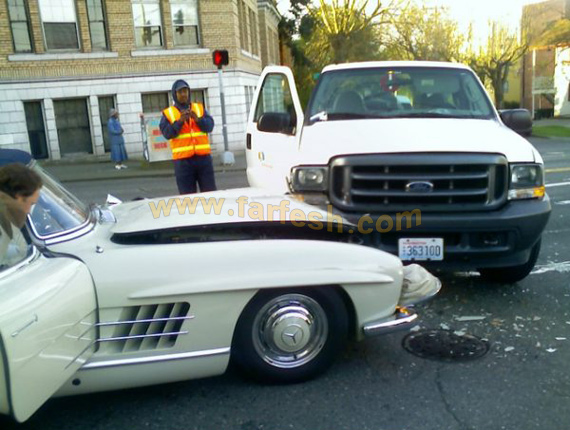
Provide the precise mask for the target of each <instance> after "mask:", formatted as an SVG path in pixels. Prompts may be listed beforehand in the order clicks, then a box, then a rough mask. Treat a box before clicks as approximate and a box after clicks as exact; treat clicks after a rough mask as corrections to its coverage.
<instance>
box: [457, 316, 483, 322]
mask: <svg viewBox="0 0 570 430" xmlns="http://www.w3.org/2000/svg"><path fill="white" fill-rule="evenodd" d="M485 318H486V317H485V316H483V315H472V316H463V317H457V318H455V321H481V320H484V319H485Z"/></svg>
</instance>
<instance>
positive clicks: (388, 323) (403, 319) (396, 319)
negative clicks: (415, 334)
mask: <svg viewBox="0 0 570 430" xmlns="http://www.w3.org/2000/svg"><path fill="white" fill-rule="evenodd" d="M416 319H418V314H417V313H416V311H414V310H412V309H407V308H396V312H395V313H394V315H391V316H389V317H388V318H383V319H381V320H377V321H372V322H370V323H368V324H365V325H364V327H363V330H364V334H365V335H366V336H378V335H382V334H388V333H393V332H395V331H399V330H407V329H410V328H412V326H413V325H414V324H415V321H416Z"/></svg>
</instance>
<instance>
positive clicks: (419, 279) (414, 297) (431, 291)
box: [399, 264, 441, 306]
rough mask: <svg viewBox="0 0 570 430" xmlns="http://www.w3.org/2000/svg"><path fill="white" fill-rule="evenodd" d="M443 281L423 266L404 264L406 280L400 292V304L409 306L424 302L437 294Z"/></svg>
mask: <svg viewBox="0 0 570 430" xmlns="http://www.w3.org/2000/svg"><path fill="white" fill-rule="evenodd" d="M440 289H441V281H440V280H439V279H438V278H436V277H435V276H433V275H432V274H431V273H429V272H428V271H427V270H426V269H424V268H423V267H422V266H419V265H417V264H409V265H407V266H404V282H403V285H402V293H401V294H400V301H399V305H400V306H409V305H413V304H416V303H420V302H423V301H424V300H427V299H429V298H431V297H433V296H435V295H436V294H437V292H438V291H439V290H440Z"/></svg>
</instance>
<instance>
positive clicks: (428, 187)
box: [406, 181, 433, 193]
mask: <svg viewBox="0 0 570 430" xmlns="http://www.w3.org/2000/svg"><path fill="white" fill-rule="evenodd" d="M406 191H409V192H414V193H430V192H432V191H433V184H432V183H431V182H428V181H417V182H408V183H407V184H406Z"/></svg>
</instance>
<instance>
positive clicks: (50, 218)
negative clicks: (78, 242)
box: [30, 164, 89, 238]
mask: <svg viewBox="0 0 570 430" xmlns="http://www.w3.org/2000/svg"><path fill="white" fill-rule="evenodd" d="M33 169H34V170H35V171H36V172H37V173H38V174H39V175H40V176H41V178H42V181H43V187H42V189H41V192H40V198H39V200H38V203H37V204H36V205H35V206H34V209H33V210H32V213H31V214H30V218H31V223H32V228H33V230H34V233H35V234H36V235H37V236H38V237H40V238H46V237H51V236H56V235H60V234H62V233H66V232H68V231H72V230H76V229H78V228H79V227H81V226H82V225H84V224H85V223H87V222H88V220H89V208H88V207H86V206H85V205H84V204H83V203H82V202H81V201H80V200H78V199H77V198H76V197H75V196H73V194H71V193H70V192H69V191H67V190H66V189H65V188H64V187H63V186H62V185H61V184H59V182H57V181H56V180H55V179H53V178H52V177H51V176H50V175H49V174H48V173H47V172H46V171H45V170H43V169H42V168H41V167H39V166H38V165H37V164H36V165H34V166H33Z"/></svg>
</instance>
